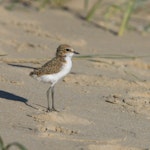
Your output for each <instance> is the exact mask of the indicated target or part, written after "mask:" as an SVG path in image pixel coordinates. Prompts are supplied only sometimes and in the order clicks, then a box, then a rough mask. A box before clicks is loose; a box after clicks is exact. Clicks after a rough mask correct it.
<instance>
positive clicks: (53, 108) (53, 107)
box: [51, 86, 58, 112]
mask: <svg viewBox="0 0 150 150" xmlns="http://www.w3.org/2000/svg"><path fill="white" fill-rule="evenodd" d="M51 95H52V109H51V111H57V112H58V110H56V109H55V106H54V86H52V88H51Z"/></svg>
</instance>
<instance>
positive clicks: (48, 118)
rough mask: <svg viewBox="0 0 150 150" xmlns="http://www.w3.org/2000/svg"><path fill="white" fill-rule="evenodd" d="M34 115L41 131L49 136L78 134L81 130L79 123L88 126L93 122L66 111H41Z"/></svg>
mask: <svg viewBox="0 0 150 150" xmlns="http://www.w3.org/2000/svg"><path fill="white" fill-rule="evenodd" d="M32 117H33V118H34V120H35V121H36V122H38V130H39V132H40V133H41V134H42V135H45V136H48V137H50V136H54V135H59V134H63V135H74V134H78V133H79V132H80V130H79V129H78V127H79V125H80V126H86V125H90V124H91V123H92V122H90V121H88V120H87V119H83V118H80V117H77V116H75V115H72V114H67V113H64V112H62V113H60V112H59V113H58V112H52V113H41V114H38V115H33V116H32Z"/></svg>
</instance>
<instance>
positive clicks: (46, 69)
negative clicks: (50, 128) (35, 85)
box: [29, 44, 79, 112]
mask: <svg viewBox="0 0 150 150" xmlns="http://www.w3.org/2000/svg"><path fill="white" fill-rule="evenodd" d="M74 54H79V53H78V52H76V51H75V50H74V49H73V48H72V47H71V46H70V45H68V44H61V45H59V46H58V47H57V49H56V55H55V57H54V58H53V59H51V60H49V61H48V62H46V63H45V64H44V65H43V66H41V67H40V68H34V70H33V71H32V72H30V74H29V75H30V76H31V77H32V78H35V79H37V80H38V81H42V82H45V83H50V87H49V88H48V90H47V91H46V96H47V112H52V111H58V110H57V109H55V105H54V87H55V84H56V83H57V82H58V81H59V80H60V79H62V78H63V77H65V76H66V75H67V74H69V72H70V71H71V68H72V57H73V55H74ZM50 92H51V104H52V107H51V108H50Z"/></svg>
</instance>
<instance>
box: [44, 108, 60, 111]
mask: <svg viewBox="0 0 150 150" xmlns="http://www.w3.org/2000/svg"><path fill="white" fill-rule="evenodd" d="M53 111H56V112H59V111H58V110H56V109H55V108H51V109H50V108H47V111H46V112H53Z"/></svg>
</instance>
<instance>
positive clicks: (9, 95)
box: [0, 90, 37, 109]
mask: <svg viewBox="0 0 150 150" xmlns="http://www.w3.org/2000/svg"><path fill="white" fill-rule="evenodd" d="M0 98H4V99H7V100H11V101H18V102H22V103H24V104H25V105H27V106H29V107H32V108H34V109H37V108H35V107H33V106H31V105H29V104H28V103H27V102H28V100H27V99H25V98H23V97H21V96H18V95H15V94H12V93H9V92H6V91H2V90H0Z"/></svg>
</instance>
